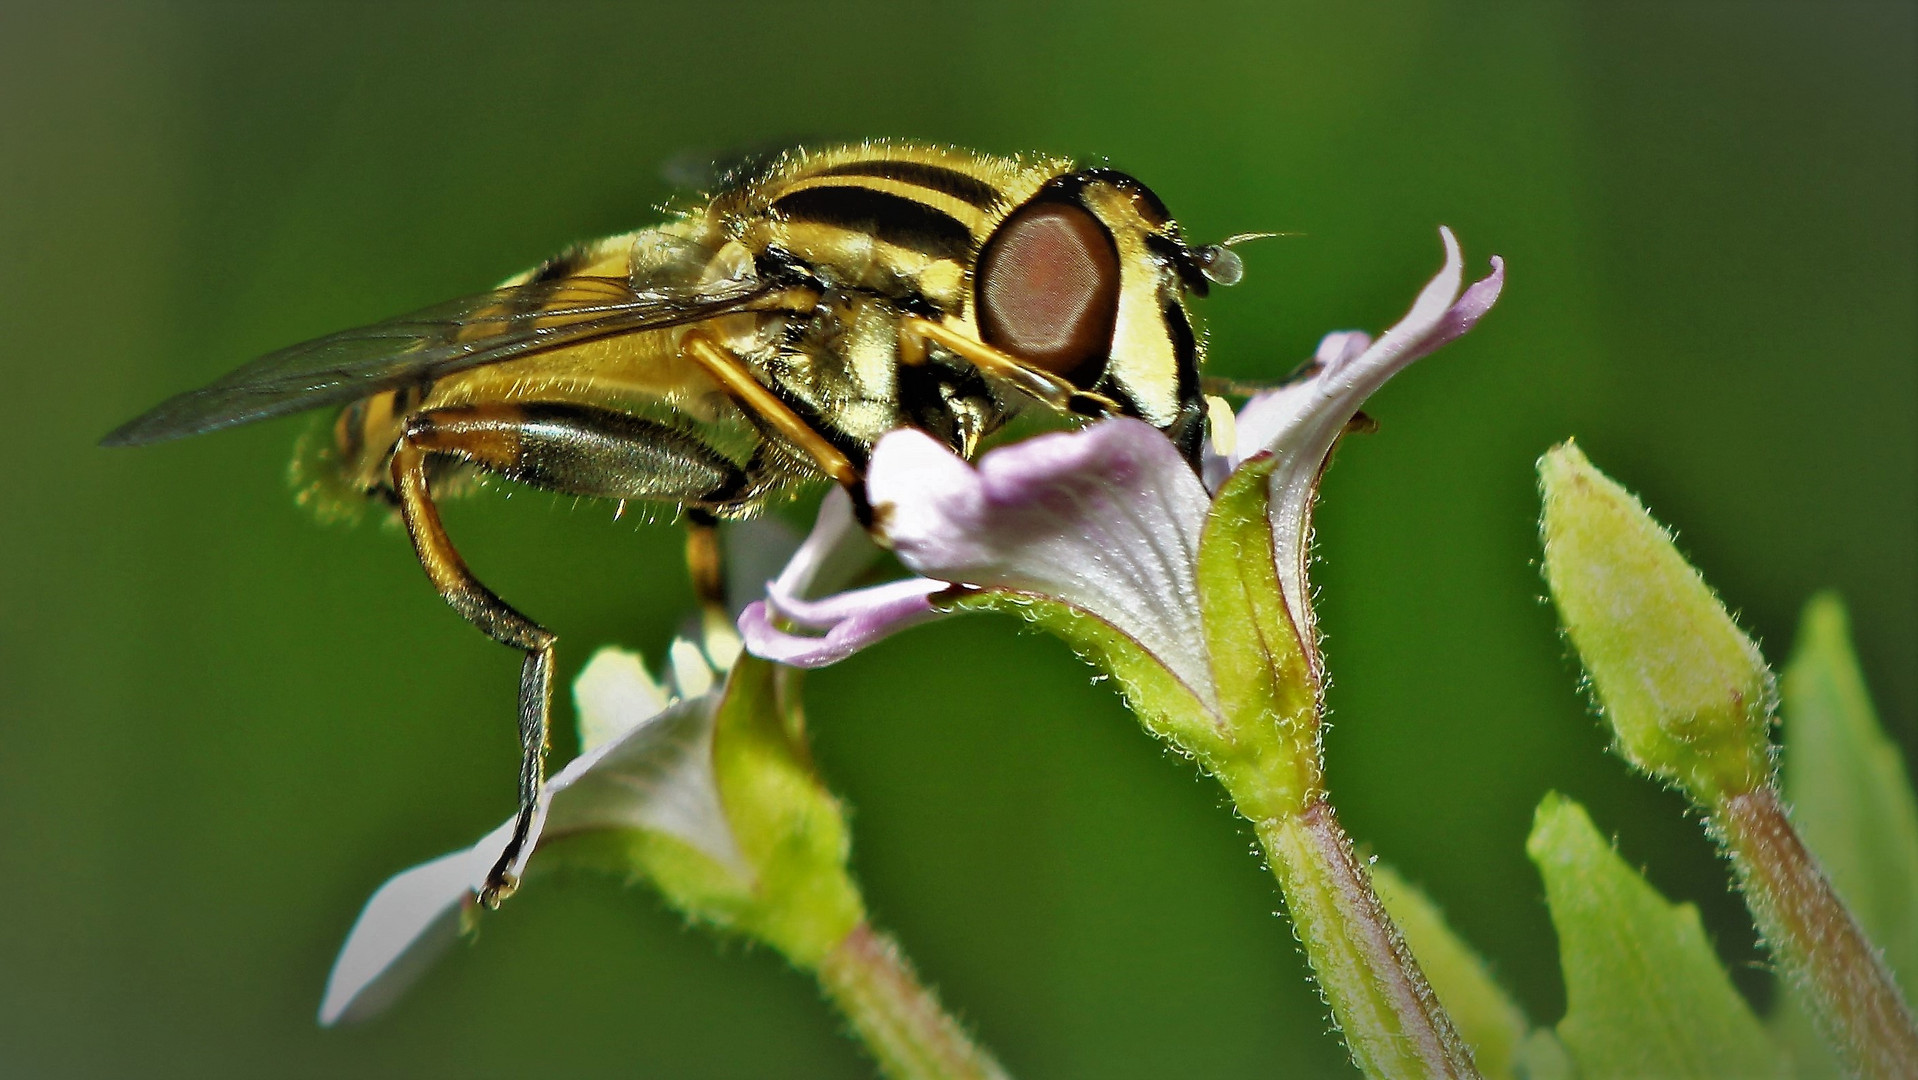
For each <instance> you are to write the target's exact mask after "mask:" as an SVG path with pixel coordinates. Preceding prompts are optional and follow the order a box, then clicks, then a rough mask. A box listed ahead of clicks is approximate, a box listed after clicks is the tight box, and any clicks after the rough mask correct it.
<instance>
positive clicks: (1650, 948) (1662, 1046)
mask: <svg viewBox="0 0 1918 1080" xmlns="http://www.w3.org/2000/svg"><path fill="white" fill-rule="evenodd" d="M1525 852H1526V854H1527V855H1529V856H1530V857H1531V859H1532V862H1533V864H1534V865H1536V866H1537V867H1538V871H1539V874H1540V876H1541V877H1543V878H1544V879H1545V896H1546V901H1547V903H1548V904H1549V905H1550V906H1551V911H1552V925H1553V926H1554V927H1555V928H1556V929H1557V930H1558V940H1559V962H1560V964H1561V965H1562V966H1563V968H1564V972H1565V997H1566V1011H1565V1019H1563V1020H1561V1021H1559V1024H1558V1037H1559V1039H1560V1040H1561V1041H1562V1042H1563V1043H1564V1045H1565V1049H1566V1050H1567V1051H1569V1052H1570V1054H1571V1056H1572V1059H1573V1061H1574V1062H1575V1063H1576V1064H1577V1066H1578V1071H1579V1075H1580V1076H1583V1077H1586V1078H1588V1080H1602V1078H1605V1077H1619V1078H1621V1080H1625V1078H1632V1080H1637V1078H1640V1077H1649V1076H1656V1077H1671V1078H1674V1080H1677V1078H1688V1077H1699V1078H1706V1077H1712V1078H1716V1077H1734V1076H1735V1077H1772V1076H1778V1077H1782V1076H1786V1075H1789V1074H1788V1073H1787V1071H1786V1069H1785V1066H1784V1058H1783V1055H1782V1054H1780V1053H1779V1051H1778V1050H1777V1048H1776V1047H1775V1046H1774V1045H1773V1044H1772V1042H1771V1039H1770V1038H1769V1037H1768V1036H1767V1035H1766V1032H1765V1028H1764V1026H1763V1025H1761V1024H1760V1023H1759V1021H1758V1018H1757V1017H1756V1016H1754V1015H1752V1011H1751V1009H1750V1007H1749V1006H1747V1005H1746V1004H1745V1000H1744V999H1743V998H1741V997H1739V996H1738V991H1737V990H1736V989H1734V988H1733V987H1732V984H1731V979H1730V978H1729V977H1728V976H1727V975H1726V974H1725V970H1724V969H1723V968H1722V967H1720V966H1719V963H1718V957H1717V956H1716V955H1714V954H1713V953H1712V948H1711V944H1710V943H1709V942H1708V941H1707V940H1706V938H1705V931H1704V928H1703V927H1702V926H1701V925H1700V924H1699V921H1698V909H1696V908H1694V907H1692V906H1691V905H1690V904H1672V903H1669V902H1667V901H1666V900H1665V898H1664V897H1662V896H1660V895H1659V894H1658V892H1657V890H1655V889H1653V888H1652V887H1651V885H1650V884H1648V883H1647V882H1646V881H1645V879H1644V878H1643V877H1641V876H1639V874H1638V872H1637V871H1635V870H1633V869H1632V868H1631V866H1630V865H1628V864H1627V863H1626V862H1625V861H1624V860H1623V859H1621V858H1619V856H1618V853H1617V852H1616V851H1614V850H1612V846H1611V844H1609V843H1607V842H1606V840H1605V837H1604V836H1602V835H1600V833H1599V832H1598V830H1597V829H1596V828H1594V827H1593V825H1592V821H1591V818H1590V817H1588V816H1586V813H1585V811H1584V809H1583V808H1582V807H1580V806H1579V805H1578V804H1577V803H1574V802H1572V801H1571V800H1569V799H1566V798H1564V797H1563V796H1561V795H1557V794H1550V795H1547V796H1546V797H1545V799H1544V801H1543V802H1541V803H1540V804H1539V807H1538V812H1537V815H1536V816H1535V817H1534V819H1533V822H1532V835H1531V837H1530V838H1529V839H1527V840H1526V842H1525Z"/></svg>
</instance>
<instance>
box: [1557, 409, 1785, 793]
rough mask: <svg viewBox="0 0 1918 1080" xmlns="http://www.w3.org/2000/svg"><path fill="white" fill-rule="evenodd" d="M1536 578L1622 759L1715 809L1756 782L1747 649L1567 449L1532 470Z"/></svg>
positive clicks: (1760, 777) (1762, 706) (1681, 562)
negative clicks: (1540, 576) (1537, 524)
mask: <svg viewBox="0 0 1918 1080" xmlns="http://www.w3.org/2000/svg"><path fill="white" fill-rule="evenodd" d="M1538 474H1539V483H1540V487H1541V488H1542V490H1543V495H1544V501H1545V516H1544V520H1543V521H1542V523H1541V531H1542V532H1543V534H1544V541H1545V579H1546V581H1547V582H1548V583H1549V585H1550V587H1551V591H1552V599H1553V601H1554V602H1555V603H1556V604H1557V606H1558V615H1559V619H1560V621H1561V622H1563V623H1564V625H1565V632H1566V633H1567V634H1568V635H1569V636H1570V637H1571V640H1572V645H1573V647H1575V648H1576V649H1577V650H1578V655H1579V659H1580V660H1581V661H1583V662H1584V665H1585V671H1586V673H1587V674H1588V675H1589V676H1590V679H1591V686H1592V690H1593V693H1594V695H1595V696H1596V699H1597V703H1598V705H1599V706H1600V707H1601V709H1602V710H1603V712H1604V715H1605V718H1606V720H1607V721H1609V722H1610V723H1611V726H1612V734H1613V736H1614V738H1615V740H1616V742H1615V745H1616V747H1617V750H1618V752H1619V754H1620V755H1622V756H1623V757H1624V758H1625V759H1626V760H1627V761H1629V762H1631V763H1632V764H1633V765H1635V766H1637V767H1638V768H1640V769H1643V770H1644V771H1646V772H1648V773H1650V774H1652V775H1653V776H1656V777H1658V778H1659V779H1661V780H1664V781H1666V782H1668V783H1673V784H1677V785H1678V786H1679V787H1681V788H1683V789H1684V790H1685V792H1686V793H1687V794H1688V795H1690V796H1691V797H1692V798H1693V799H1694V800H1695V801H1697V802H1699V803H1700V804H1702V805H1705V806H1715V805H1717V804H1718V803H1720V802H1721V801H1722V800H1724V799H1726V798H1730V797H1732V796H1735V795H1741V794H1744V793H1746V792H1749V791H1751V790H1753V789H1754V788H1756V787H1758V786H1759V785H1761V784H1763V783H1765V782H1766V781H1767V780H1768V778H1769V777H1770V776H1771V770H1772V759H1771V752H1770V745H1769V740H1768V732H1767V728H1768V726H1769V724H1770V719H1771V714H1772V706H1773V701H1774V696H1775V695H1774V690H1773V685H1772V676H1771V670H1770V669H1769V668H1767V667H1766V666H1765V661H1764V658H1763V657H1762V656H1760V655H1759V652H1758V647H1757V646H1756V645H1754V644H1753V643H1752V640H1751V639H1750V638H1748V637H1746V636H1745V634H1744V633H1743V632H1741V631H1740V630H1739V629H1738V626H1737V624H1736V623H1734V622H1733V621H1732V618H1731V615H1730V614H1728V613H1727V612H1726V611H1725V607H1724V605H1723V604H1721V603H1719V601H1718V597H1717V596H1716V595H1714V594H1713V593H1712V590H1711V588H1710V587H1709V586H1707V585H1706V584H1705V581H1704V579H1703V578H1701V577H1699V575H1698V571H1696V570H1694V569H1692V567H1691V564H1689V563H1687V562H1686V561H1685V558H1684V556H1682V555H1680V554H1679V553H1678V548H1677V547H1676V546H1675V545H1674V544H1673V543H1672V537H1671V534H1670V533H1668V532H1667V531H1666V530H1665V529H1664V528H1663V527H1662V526H1660V525H1659V524H1658V522H1656V521H1654V520H1652V517H1651V515H1650V514H1648V513H1646V511H1645V508H1644V506H1642V505H1641V504H1640V503H1639V501H1638V500H1637V499H1636V498H1633V497H1632V495H1631V493H1630V492H1627V491H1626V490H1625V489H1624V488H1621V487H1619V486H1618V485H1617V484H1616V483H1613V482H1612V480H1611V479H1609V478H1608V477H1606V476H1605V474H1603V473H1601V472H1599V471H1598V470H1597V469H1595V468H1593V467H1592V463H1591V462H1590V461H1588V460H1586V458H1585V455H1584V454H1583V453H1581V452H1579V449H1578V448H1577V447H1576V446H1574V445H1572V444H1571V443H1569V442H1568V443H1566V444H1564V445H1563V446H1558V447H1555V448H1553V449H1552V450H1551V451H1549V452H1548V453H1546V455H1545V456H1544V457H1542V458H1540V459H1539V463H1538Z"/></svg>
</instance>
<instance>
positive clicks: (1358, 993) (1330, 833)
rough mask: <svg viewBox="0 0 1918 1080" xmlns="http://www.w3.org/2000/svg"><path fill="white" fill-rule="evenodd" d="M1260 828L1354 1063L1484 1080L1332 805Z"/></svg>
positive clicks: (1415, 1074)
mask: <svg viewBox="0 0 1918 1080" xmlns="http://www.w3.org/2000/svg"><path fill="white" fill-rule="evenodd" d="M1257 828H1258V834H1259V841H1260V843H1261V844H1263V845H1264V847H1265V852H1266V856H1267V858H1269V859H1270V860H1271V862H1272V872H1273V874H1274V875H1276V876H1277V877H1278V879H1279V888H1280V889H1281V891H1283V892H1284V894H1285V905H1286V909H1287V910H1288V911H1289V912H1290V913H1291V916H1292V925H1293V927H1294V929H1295V931H1296V932H1297V934H1298V937H1299V943H1300V944H1301V945H1302V946H1304V948H1305V956H1306V959H1307V960H1308V961H1309V962H1310V963H1311V965H1312V970H1313V973H1314V974H1315V975H1316V976H1317V978H1318V982H1319V987H1320V989H1321V990H1322V991H1323V992H1324V994H1325V998H1326V1001H1327V1002H1328V1003H1329V1004H1330V1005H1331V1006H1332V1016H1333V1019H1334V1021H1335V1022H1336V1023H1337V1024H1338V1027H1339V1031H1340V1033H1341V1034H1342V1035H1343V1036H1344V1037H1345V1045H1346V1048H1347V1049H1348V1050H1349V1051H1350V1052H1351V1054H1352V1060H1353V1062H1354V1063H1355V1064H1357V1065H1358V1067H1359V1068H1360V1069H1361V1070H1362V1071H1364V1073H1365V1075H1366V1076H1368V1077H1374V1078H1391V1080H1399V1078H1408V1080H1409V1078H1421V1080H1424V1078H1433V1077H1447V1078H1451V1077H1460V1078H1466V1077H1473V1078H1475V1077H1477V1076H1478V1075H1479V1072H1478V1068H1477V1067H1476V1066H1475V1065H1474V1064H1473V1063H1472V1053H1471V1050H1470V1049H1469V1048H1468V1047H1467V1046H1466V1045H1465V1041H1464V1040H1463V1039H1461V1038H1460V1037H1459V1034H1458V1031H1457V1029H1455V1028H1454V1027H1453V1026H1452V1020H1451V1018H1450V1017H1449V1016H1447V1015H1446V1013H1445V1010H1444V1008H1443V1007H1442V1006H1440V1004H1439V1001H1438V998H1437V996H1436V995H1434V994H1433V993H1432V988H1431V986H1430V985H1428V984H1427V983H1426V981H1425V976H1424V974H1423V973H1422V972H1420V971H1419V966H1418V961H1417V960H1415V959H1413V957H1412V952H1411V950H1410V949H1409V948H1408V947H1407V946H1406V944H1405V939H1404V937H1403V936H1401V935H1400V933H1399V930H1398V927H1397V926H1395V925H1394V924H1393V922H1392V919H1391V917H1390V916H1388V915H1387V914H1386V913H1385V907H1384V905H1382V904H1380V903H1379V898H1378V894H1377V893H1375V892H1374V891H1373V890H1372V880H1371V875H1370V874H1369V873H1367V872H1366V869H1365V867H1364V866H1363V865H1361V864H1360V862H1359V860H1358V857H1357V855H1356V853H1355V852H1354V851H1353V850H1352V839H1351V837H1349V836H1347V835H1346V832H1345V829H1344V827H1343V826H1341V825H1340V824H1339V819H1338V815H1337V814H1336V813H1334V812H1333V810H1332V804H1331V803H1329V802H1326V801H1325V800H1323V799H1317V800H1314V801H1313V802H1311V803H1310V804H1308V805H1307V806H1306V807H1305V809H1304V810H1303V811H1302V812H1300V813H1298V814H1295V815H1287V816H1283V817H1278V818H1269V819H1266V820H1264V821H1261V822H1259V823H1258V826H1257Z"/></svg>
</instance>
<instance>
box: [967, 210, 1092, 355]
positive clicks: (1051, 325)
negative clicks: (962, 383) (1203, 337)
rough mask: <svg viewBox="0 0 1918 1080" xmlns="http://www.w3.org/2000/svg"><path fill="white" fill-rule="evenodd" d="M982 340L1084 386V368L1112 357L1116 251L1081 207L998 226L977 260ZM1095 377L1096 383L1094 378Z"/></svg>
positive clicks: (1017, 217)
mask: <svg viewBox="0 0 1918 1080" xmlns="http://www.w3.org/2000/svg"><path fill="white" fill-rule="evenodd" d="M974 290H975V292H976V293H977V296H978V307H979V335H980V336H981V337H983V338H984V339H985V341H986V344H988V345H991V346H993V347H994V348H996V349H1000V350H1003V351H1005V352H1008V353H1011V354H1012V355H1013V356H1016V357H1018V358H1019V359H1021V360H1024V361H1025V362H1027V363H1029V364H1031V365H1033V366H1034V367H1038V368H1043V369H1044V370H1046V371H1049V372H1051V373H1053V374H1054V375H1062V376H1066V377H1067V378H1071V377H1072V376H1073V375H1074V374H1075V373H1077V374H1079V375H1081V376H1082V377H1081V378H1080V379H1074V380H1073V381H1075V382H1079V383H1081V384H1082V385H1083V384H1084V383H1086V382H1089V381H1091V380H1090V378H1086V377H1085V375H1086V373H1085V372H1083V371H1082V370H1081V369H1083V368H1085V367H1086V366H1087V365H1088V364H1090V363H1092V362H1093V361H1103V360H1104V359H1105V358H1106V356H1107V354H1108V353H1110V352H1111V351H1112V328H1113V325H1114V324H1115V323H1116V322H1117V321H1118V318H1119V252H1118V249H1117V248H1116V247H1114V246H1113V243H1112V237H1111V236H1110V235H1108V234H1107V233H1106V230H1105V227H1104V226H1102V225H1100V224H1099V222H1098V220H1097V219H1095V218H1094V217H1093V216H1092V215H1091V214H1090V213H1089V212H1087V211H1086V210H1085V209H1084V208H1082V207H1079V206H1075V205H1073V204H1071V203H1064V202H1041V203H1033V204H1030V205H1028V206H1025V207H1024V208H1022V209H1020V210H1018V211H1016V212H1014V213H1013V215H1012V216H1011V217H1009V218H1007V219H1006V221H1005V224H1003V225H1001V226H999V229H998V231H997V232H995V233H993V234H992V239H991V240H989V241H987V242H986V247H985V250H984V251H982V252H981V253H980V255H979V270H978V277H977V284H976V285H975V287H974ZM1096 377H1097V376H1096V374H1094V375H1092V376H1091V378H1096Z"/></svg>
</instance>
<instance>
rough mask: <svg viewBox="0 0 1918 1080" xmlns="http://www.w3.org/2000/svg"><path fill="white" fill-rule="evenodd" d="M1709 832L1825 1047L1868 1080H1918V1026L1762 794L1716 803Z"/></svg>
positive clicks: (1777, 808) (1776, 805) (1771, 792)
mask: <svg viewBox="0 0 1918 1080" xmlns="http://www.w3.org/2000/svg"><path fill="white" fill-rule="evenodd" d="M1712 823H1713V825H1715V826H1716V828H1717V830H1718V832H1719V834H1720V835H1721V836H1722V838H1723V842H1724V844H1725V850H1726V851H1727V852H1728V853H1730V855H1731V859H1732V865H1733V866H1734V867H1735V868H1736V869H1737V873H1738V877H1739V880H1740V881H1741V882H1742V884H1743V886H1744V888H1743V890H1742V891H1743V892H1744V894H1745V902H1746V904H1747V905H1749V906H1750V908H1751V913H1752V919H1753V921H1755V922H1756V923H1757V924H1758V929H1759V932H1760V933H1761V934H1763V935H1764V938H1765V940H1766V941H1767V942H1769V943H1770V945H1771V949H1772V952H1773V954H1774V955H1775V956H1777V957H1778V961H1779V963H1780V964H1781V965H1782V966H1783V967H1784V969H1785V973H1786V975H1787V977H1788V978H1790V979H1791V980H1792V981H1793V982H1794V983H1797V984H1798V985H1799V986H1801V987H1803V988H1804V990H1805V991H1806V996H1807V997H1808V998H1809V999H1810V1000H1811V1001H1812V1003H1813V1005H1814V1009H1815V1011H1816V1014H1817V1017H1818V1021H1819V1025H1820V1028H1821V1029H1822V1030H1823V1032H1824V1034H1825V1038H1826V1039H1827V1040H1828V1041H1829V1042H1830V1043H1831V1045H1832V1046H1833V1047H1834V1048H1835V1049H1837V1051H1838V1053H1839V1056H1840V1057H1841V1058H1842V1059H1843V1060H1844V1061H1845V1063H1846V1066H1847V1067H1848V1069H1849V1070H1850V1071H1851V1072H1852V1073H1853V1074H1854V1075H1857V1076H1862V1077H1868V1078H1870V1080H1892V1078H1904V1080H1910V1078H1914V1077H1918V1024H1914V1023H1913V1019H1912V1014H1911V1009H1910V1007H1909V1006H1908V1005H1906V1004H1905V1001H1904V998H1903V997H1902V996H1901V995H1900V994H1899V992H1898V986H1897V984H1896V983H1895V982H1893V981H1892V977H1891V972H1890V971H1888V970H1887V969H1886V968H1885V964H1884V961H1883V960H1882V959H1881V958H1880V957H1879V955H1878V950H1877V949H1875V948H1873V947H1872V944H1871V942H1870V941H1869V940H1868V939H1867V938H1866V937H1865V932H1864V930H1863V929H1861V928H1860V927H1859V925H1858V922H1857V920H1856V919H1854V918H1853V917H1852V914H1851V911H1850V910H1849V909H1847V908H1846V907H1845V905H1844V902H1843V901H1841V900H1839V899H1838V894H1837V893H1835V892H1833V891H1832V887H1831V882H1830V880H1828V879H1827V878H1826V877H1825V872H1824V870H1823V869H1822V868H1821V867H1820V866H1819V865H1818V860H1817V859H1816V858H1814V857H1813V855H1812V853H1811V852H1810V851H1809V850H1807V849H1806V847H1805V845H1804V843H1803V841H1801V840H1800V839H1799V837H1798V831H1797V830H1796V829H1794V828H1793V827H1792V824H1791V821H1790V820H1789V819H1788V818H1787V817H1786V816H1785V808H1784V805H1783V804H1782V803H1781V802H1780V801H1779V798H1778V792H1777V791H1776V789H1774V788H1772V787H1771V786H1769V785H1761V786H1760V787H1758V788H1755V789H1753V790H1752V791H1749V792H1746V793H1745V794H1742V795H1734V796H1731V797H1729V798H1727V799H1724V800H1723V801H1722V802H1720V803H1719V804H1718V806H1717V808H1716V811H1715V812H1714V813H1713V815H1712Z"/></svg>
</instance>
